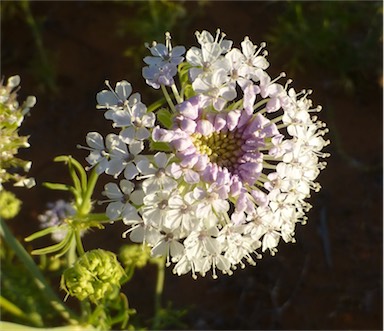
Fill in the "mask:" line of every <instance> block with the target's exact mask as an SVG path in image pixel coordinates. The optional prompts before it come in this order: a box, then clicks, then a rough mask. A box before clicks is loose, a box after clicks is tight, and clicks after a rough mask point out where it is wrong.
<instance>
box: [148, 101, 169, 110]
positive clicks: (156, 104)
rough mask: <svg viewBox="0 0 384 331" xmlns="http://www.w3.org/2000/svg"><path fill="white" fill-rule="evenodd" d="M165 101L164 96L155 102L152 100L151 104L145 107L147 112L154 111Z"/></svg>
mask: <svg viewBox="0 0 384 331" xmlns="http://www.w3.org/2000/svg"><path fill="white" fill-rule="evenodd" d="M165 103H166V100H165V98H162V99H160V100H158V101H156V102H154V103H153V104H151V105H149V106H148V107H147V112H148V113H151V112H153V111H155V110H156V109H159V108H160V107H161V106H162V105H164V104H165Z"/></svg>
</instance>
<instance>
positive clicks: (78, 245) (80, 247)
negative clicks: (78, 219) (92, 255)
mask: <svg viewBox="0 0 384 331" xmlns="http://www.w3.org/2000/svg"><path fill="white" fill-rule="evenodd" d="M75 238H76V248H77V252H78V253H79V255H80V256H83V255H84V254H85V251H84V247H83V243H82V241H81V236H80V230H76V232H75Z"/></svg>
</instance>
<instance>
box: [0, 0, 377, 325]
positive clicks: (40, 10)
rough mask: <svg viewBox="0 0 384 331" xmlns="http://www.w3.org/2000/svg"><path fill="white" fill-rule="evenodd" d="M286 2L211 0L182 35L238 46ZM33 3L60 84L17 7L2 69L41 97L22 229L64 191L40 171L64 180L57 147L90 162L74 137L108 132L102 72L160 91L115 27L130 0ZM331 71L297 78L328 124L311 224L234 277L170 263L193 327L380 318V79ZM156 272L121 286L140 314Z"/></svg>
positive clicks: (112, 234)
mask: <svg viewBox="0 0 384 331" xmlns="http://www.w3.org/2000/svg"><path fill="white" fill-rule="evenodd" d="M186 5H187V7H188V10H189V11H190V13H194V12H197V8H198V5H197V3H194V2H187V4H186ZM279 6H281V3H279V2H268V3H266V2H258V1H255V2H242V3H241V4H239V2H235V1H232V2H231V1H227V2H215V1H213V2H212V3H211V4H210V5H208V6H207V7H204V9H203V10H201V12H199V14H198V15H196V16H194V18H193V20H192V21H191V22H190V23H189V25H188V29H187V31H186V32H187V33H188V34H187V35H186V39H185V44H186V45H192V43H193V44H194V43H195V41H194V36H193V33H194V31H195V30H202V29H207V30H209V31H212V32H213V31H215V30H216V28H217V27H220V28H221V29H222V30H223V31H225V32H226V34H227V35H228V38H229V39H231V40H234V42H235V44H237V45H238V44H239V43H240V42H241V41H242V40H243V37H244V36H245V35H249V36H250V38H251V40H253V41H254V42H255V43H259V42H261V41H263V40H264V39H262V38H263V37H264V35H265V34H266V33H267V32H268V30H269V27H270V26H271V25H273V24H274V23H275V19H276V15H277V13H278V12H279V10H280V7H279ZM31 9H32V12H33V14H34V16H35V17H36V18H43V26H42V31H43V33H42V36H41V37H42V40H43V43H44V46H45V48H46V49H47V50H48V51H49V55H50V56H52V58H53V59H54V62H55V68H56V69H55V73H56V86H57V92H56V93H54V92H52V91H49V90H47V89H45V90H43V89H42V88H41V84H39V81H38V80H37V79H36V74H35V73H34V72H33V71H32V70H31V65H30V60H31V58H32V56H33V55H34V54H35V53H34V52H36V51H35V48H36V47H35V43H34V39H33V34H32V31H31V30H30V29H29V28H28V27H27V25H26V24H25V21H24V20H23V19H22V17H21V16H20V15H18V14H15V16H14V18H13V19H12V20H11V19H7V20H4V21H3V22H2V27H1V30H2V33H1V39H2V40H1V48H2V49H1V59H2V64H1V75H2V76H5V77H8V76H10V75H13V74H19V75H20V76H21V78H22V84H21V85H22V90H21V98H23V96H24V97H25V96H26V95H29V94H33V95H36V97H37V100H38V102H37V105H36V106H35V107H34V108H33V110H32V115H31V116H30V117H29V118H27V119H26V121H25V123H24V125H23V130H22V134H25V135H30V136H31V137H30V140H29V142H30V144H31V147H30V148H29V149H27V150H24V151H22V153H21V155H22V157H23V158H25V159H28V160H31V161H32V162H33V167H32V169H31V172H30V174H31V176H33V177H35V178H36V180H37V183H38V185H37V186H36V187H35V188H33V189H32V190H31V191H28V192H26V191H25V190H17V191H15V193H16V194H17V195H18V196H19V197H20V198H21V199H23V201H24V203H23V210H22V212H21V214H20V215H19V216H18V217H17V219H15V220H14V221H13V222H12V224H11V226H12V229H13V231H14V232H15V233H16V234H17V236H18V237H19V238H23V237H25V236H27V235H29V234H31V233H32V232H34V231H36V230H37V229H38V220H37V215H38V214H39V213H41V212H42V211H44V210H45V207H46V203H47V202H50V201H54V200H56V199H59V198H62V197H63V195H62V194H60V192H52V191H48V190H47V189H45V188H43V187H41V183H42V182H44V181H56V182H65V181H68V177H67V174H66V172H65V171H63V170H64V169H65V168H64V167H63V166H62V165H61V164H55V163H53V162H52V160H53V158H54V157H55V156H57V155H68V154H71V155H73V156H74V157H76V158H77V159H78V160H82V161H83V160H84V158H85V156H86V153H85V152H84V151H82V150H78V149H77V148H76V145H77V144H84V143H85V135H86V133H87V132H89V131H99V132H101V133H104V134H105V133H108V132H109V131H110V123H108V122H107V121H106V120H105V119H104V117H103V114H102V113H101V112H98V111H96V109H95V105H96V100H95V95H96V93H97V92H98V91H100V90H101V89H103V88H104V80H105V79H109V80H110V81H111V82H113V83H115V82H116V81H119V80H122V79H127V80H128V81H130V82H131V83H132V84H133V86H134V89H135V90H136V91H140V92H142V93H143V100H144V102H146V101H147V104H150V102H151V101H153V100H150V98H151V97H152V96H153V94H151V93H152V92H150V93H147V94H145V92H143V91H146V90H147V91H149V90H150V88H149V87H146V85H145V83H144V81H143V79H142V78H141V77H140V71H139V70H138V69H137V67H136V66H135V63H134V61H133V60H132V59H131V58H128V57H125V56H124V55H123V54H124V51H125V50H126V49H127V48H128V46H129V45H131V44H135V45H139V46H140V45H142V43H141V42H140V43H139V42H138V40H137V38H135V37H134V36H132V35H129V34H126V35H125V36H124V38H123V37H121V36H118V35H117V34H116V27H117V25H118V23H119V22H121V21H122V20H124V19H126V20H129V19H131V18H132V17H134V15H136V12H134V11H133V9H132V7H130V6H121V5H119V4H117V3H115V2H91V1H73V2H33V3H32V4H31ZM148 41H151V40H148ZM182 42H184V40H183V41H182ZM176 43H177V42H176ZM379 50H380V47H379V48H378V51H379ZM361 51H362V52H363V51H364V50H363V49H362V50H361ZM285 60H286V59H284V57H281V58H280V59H278V60H277V62H278V64H277V63H276V67H277V68H278V69H276V70H277V71H276V73H278V72H279V71H282V70H287V69H285V68H284V63H285ZM271 66H272V67H275V63H272V65H271ZM330 74H332V73H330ZM327 75H329V73H325V72H324V71H323V70H322V68H321V67H312V68H308V70H307V71H306V73H305V74H303V73H301V74H299V75H298V76H294V77H293V78H294V81H295V82H294V84H295V87H297V89H298V90H300V89H301V88H311V89H313V90H314V93H313V95H312V99H313V100H314V103H315V104H321V105H322V106H323V109H324V110H323V112H322V114H321V119H322V120H324V121H325V122H327V123H328V125H329V128H330V130H331V133H330V135H329V138H330V139H331V141H332V144H331V145H330V146H329V148H328V151H329V152H330V153H331V154H332V156H331V158H329V160H328V166H327V169H326V170H325V171H323V173H322V174H321V175H320V177H319V181H320V183H321V184H322V187H323V188H322V190H321V192H320V193H317V194H313V197H312V198H311V203H312V204H313V206H314V207H313V209H312V210H311V211H310V213H309V215H308V217H309V220H308V224H307V225H305V226H300V225H298V227H297V234H296V239H297V243H296V244H284V243H281V244H280V245H279V247H278V248H279V252H278V253H277V255H276V256H274V257H270V256H267V255H266V256H265V257H264V258H263V259H262V260H261V261H260V262H259V263H258V265H257V266H255V267H252V266H247V267H246V268H245V269H244V270H238V271H237V272H235V274H234V275H233V276H231V277H229V276H224V277H219V279H218V280H213V279H211V278H210V277H209V276H207V277H205V278H199V279H198V280H193V279H192V278H191V277H190V276H183V277H178V276H175V275H173V274H172V272H171V269H168V270H167V275H166V284H165V290H164V302H168V301H169V302H172V305H173V307H175V308H177V309H183V308H188V309H189V310H188V314H187V316H186V317H185V319H184V322H185V323H186V324H187V328H188V329H196V330H207V329H236V330H239V329H254V330H255V329H306V330H309V329H313V330H330V329H337V330H342V329H349V330H351V329H361V330H363V329H364V330H368V329H369V330H371V329H382V318H383V317H382V299H383V296H382V293H383V286H382V270H383V269H382V267H383V255H382V252H383V250H382V248H383V246H382V243H383V242H382V225H383V223H382V180H383V178H382V114H383V113H382V109H383V108H382V85H380V83H379V77H377V80H373V81H372V82H371V84H372V86H371V88H370V89H368V91H369V94H364V95H362V94H361V93H360V94H359V91H357V92H356V93H353V94H348V93H345V92H344V91H342V90H341V89H338V88H329V87H328V86H327V85H326V84H324V82H325V81H326V79H327V77H326V76H327ZM328 79H330V80H331V79H332V77H328ZM145 98H147V100H146V99H145ZM83 164H85V162H83ZM102 185H103V183H102V182H101V183H100V185H99V192H100V191H101V189H102ZM96 198H97V197H96ZM122 231H123V228H122V226H120V225H118V224H115V225H111V226H110V227H108V228H107V229H106V230H105V231H100V232H95V233H93V234H91V235H88V237H86V239H85V245H86V248H88V249H90V248H93V247H101V248H105V249H110V250H112V251H115V252H116V251H117V250H118V246H119V245H120V244H123V243H125V242H124V240H123V239H122V238H121V233H122ZM152 271H153V270H151V269H150V270H149V272H148V269H146V270H143V271H139V272H138V273H137V274H136V275H135V277H134V279H133V281H132V282H131V283H129V284H128V285H129V286H127V287H126V288H125V289H124V290H125V291H126V294H127V296H128V298H129V301H130V305H131V306H132V307H134V308H135V309H137V311H138V312H139V314H140V313H142V314H143V316H144V317H143V318H144V319H145V318H148V317H150V316H151V313H152V306H153V302H152V300H153V299H152V296H151V295H152V294H151V293H152V292H151V291H153V287H154V272H152Z"/></svg>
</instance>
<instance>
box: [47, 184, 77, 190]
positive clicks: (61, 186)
mask: <svg viewBox="0 0 384 331" xmlns="http://www.w3.org/2000/svg"><path fill="white" fill-rule="evenodd" d="M43 186H45V187H47V188H49V189H51V190H58V191H72V190H74V189H75V188H74V187H73V186H71V185H67V184H60V183H49V182H45V183H43Z"/></svg>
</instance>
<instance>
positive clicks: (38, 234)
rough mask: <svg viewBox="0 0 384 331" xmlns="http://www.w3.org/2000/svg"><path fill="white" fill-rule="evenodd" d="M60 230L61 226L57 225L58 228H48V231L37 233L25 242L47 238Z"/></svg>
mask: <svg viewBox="0 0 384 331" xmlns="http://www.w3.org/2000/svg"><path fill="white" fill-rule="evenodd" d="M59 229H60V226H59V225H56V226H50V227H49V228H46V229H43V230H40V231H37V232H35V233H33V234H31V235H30V236H28V237H26V238H25V239H24V240H25V241H26V242H30V241H32V240H35V239H37V238H41V237H44V236H46V235H47V234H50V233H52V232H55V231H57V230H59Z"/></svg>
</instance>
